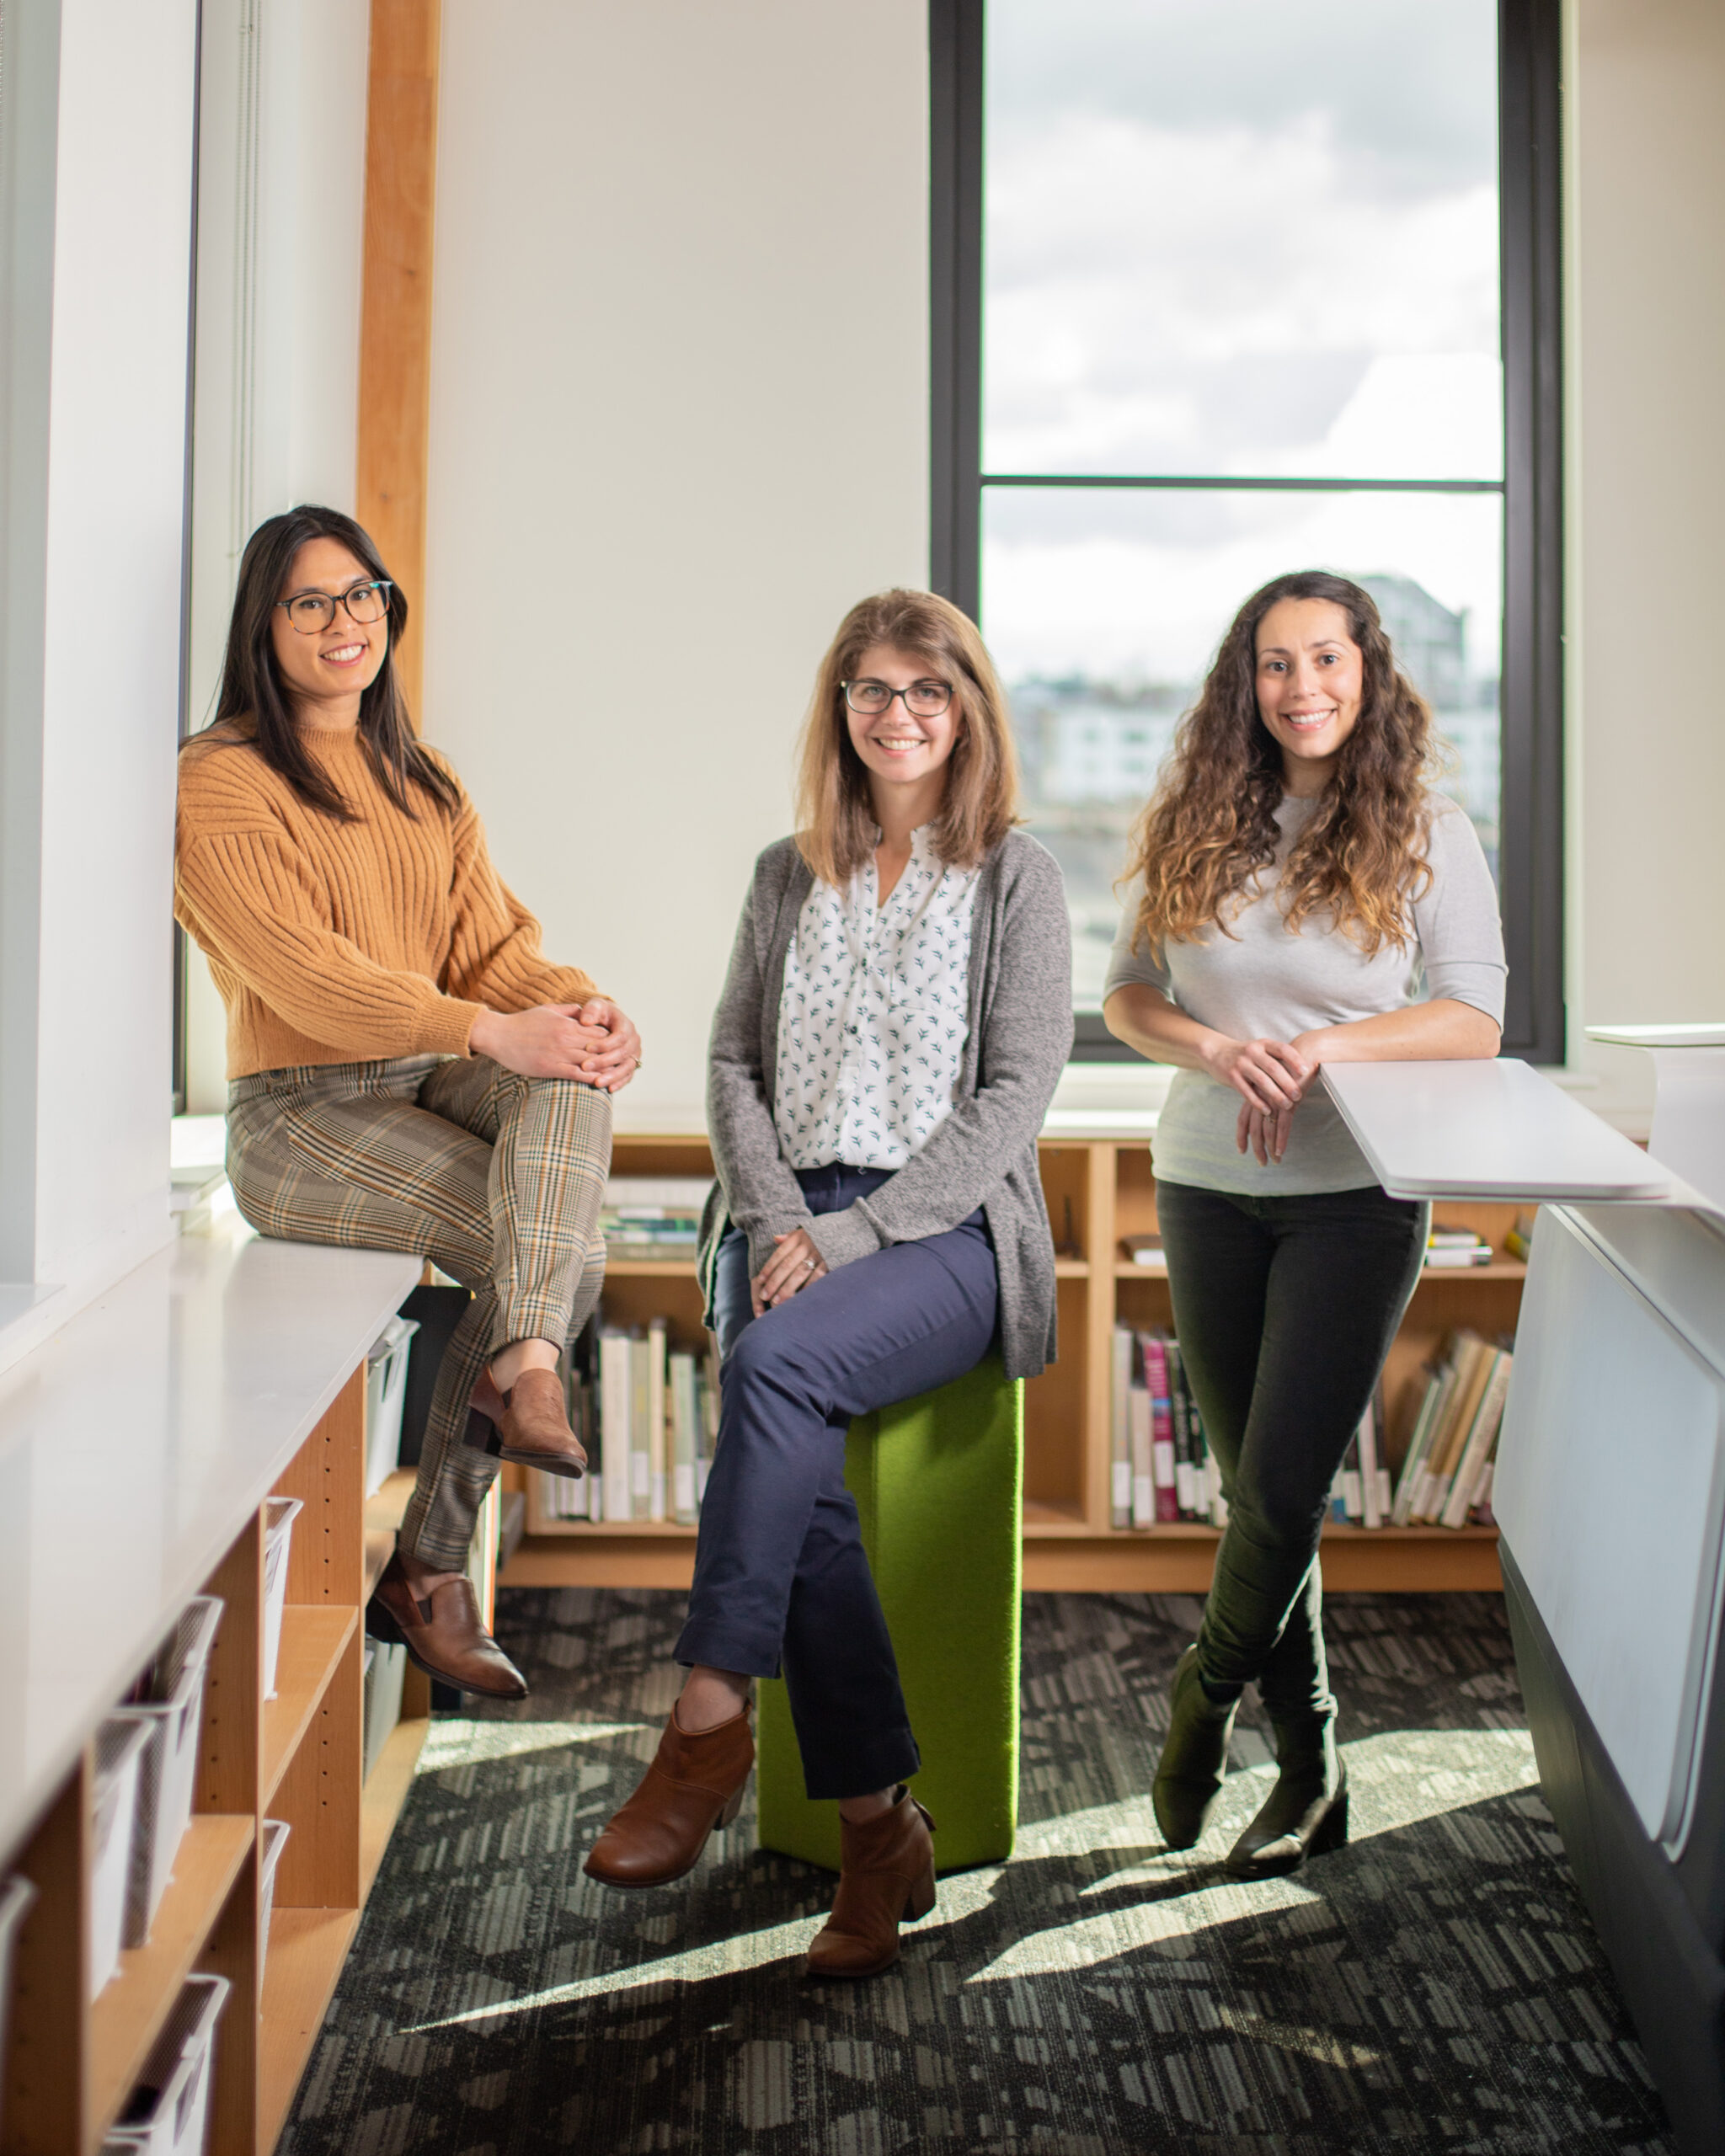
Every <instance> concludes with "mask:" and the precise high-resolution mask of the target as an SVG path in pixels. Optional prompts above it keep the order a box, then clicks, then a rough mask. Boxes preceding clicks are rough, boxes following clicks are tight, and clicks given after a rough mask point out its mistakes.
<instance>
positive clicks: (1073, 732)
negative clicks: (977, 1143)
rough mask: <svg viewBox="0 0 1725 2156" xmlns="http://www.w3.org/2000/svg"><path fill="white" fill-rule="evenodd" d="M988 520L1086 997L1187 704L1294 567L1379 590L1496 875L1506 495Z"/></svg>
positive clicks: (1121, 502)
mask: <svg viewBox="0 0 1725 2156" xmlns="http://www.w3.org/2000/svg"><path fill="white" fill-rule="evenodd" d="M983 516H984V532H983V588H982V603H983V621H984V623H985V627H986V628H987V631H988V635H989V640H990V643H991V648H992V649H993V652H994V654H995V657H996V660H997V661H998V663H999V664H1000V667H1001V672H1002V675H1003V677H1004V678H1005V680H1006V681H1007V686H1008V688H1009V690H1010V691H1011V695H1012V707H1013V712H1014V716H1015V719H1016V722H1017V728H1018V734H1019V739H1020V743H1021V745H1022V748H1023V755H1024V761H1025V766H1026V776H1027V791H1028V807H1029V809H1030V813H1031V816H1032V819H1033V828H1034V830H1035V832H1036V835H1037V836H1038V837H1039V838H1040V839H1041V840H1042V841H1044V844H1046V845H1047V846H1049V847H1050V848H1051V849H1052V850H1053V851H1054V852H1055V855H1056V857H1058V858H1059V860H1060V866H1061V867H1062V868H1063V869H1064V870H1065V876H1066V881H1067V894H1068V898H1069V899H1070V902H1071V910H1072V919H1073V928H1074V936H1075V979H1074V1001H1075V1003H1076V1007H1077V1008H1078V1009H1079V1010H1081V1011H1094V1010H1097V1009H1098V1008H1099V1007H1100V1001H1101V990H1102V983H1103V974H1104V972H1105V970H1106V967H1107V960H1108V943H1109V942H1110V940H1111V939H1112V937H1113V935H1114V928H1115V925H1116V923H1117V922H1118V920H1119V901H1118V900H1117V899H1116V898H1115V895H1114V878H1116V877H1117V876H1118V875H1119V873H1120V869H1121V867H1122V865H1123V862H1124V857H1125V851H1126V844H1127V833H1128V830H1129V829H1130V825H1131V823H1132V820H1133V819H1134V817H1135V815H1136V814H1138V812H1139V810H1140V809H1141V808H1142V807H1143V805H1144V803H1145V801H1146V798H1148V796H1149V794H1150V792H1151V787H1152V786H1153V784H1154V782H1155V778H1156V771H1157V768H1158V766H1160V764H1161V762H1162V759H1163V757H1164V756H1165V755H1166V754H1167V749H1168V745H1169V744H1170V742H1171V741H1172V738H1173V731H1174V728H1175V725H1176V723H1178V719H1179V717H1180V714H1181V713H1182V712H1183V711H1184V710H1186V708H1187V707H1188V705H1189V704H1190V703H1191V702H1192V700H1193V697H1194V694H1195V692H1196V690H1197V687H1198V685H1199V681H1200V680H1202V678H1203V675H1204V670H1205V668H1206V667H1207V665H1208V664H1209V661H1210V656H1211V654H1213V652H1214V651H1215V646H1216V643H1217V641H1218V639H1219V638H1220V636H1221V634H1222V632H1223V631H1224V630H1225V629H1226V627H1227V625H1228V622H1229V621H1230V620H1231V617H1232V616H1233V615H1234V613H1235V611H1236V610H1237V608H1238V607H1239V606H1240V604H1241V602H1242V600H1244V599H1246V598H1247V596H1248V595H1250V594H1251V593H1252V591H1253V590H1256V589H1257V587H1258V585H1259V584H1263V583H1266V582H1268V579H1270V578H1271V577H1273V576H1277V575H1279V574H1282V573H1283V572H1284V571H1285V570H1288V569H1294V568H1331V569H1335V570H1338V571H1339V572H1340V573H1341V574H1343V575H1344V576H1351V577H1354V578H1355V579H1357V580H1358V581H1359V582H1360V583H1363V584H1365V585H1367V586H1368V588H1369V589H1370V590H1371V591H1372V593H1373V594H1374V595H1375V598H1376V600H1377V601H1378V605H1379V608H1380V611H1381V613H1382V615H1383V616H1384V621H1385V625H1386V627H1387V628H1388V629H1389V631H1390V633H1391V637H1392V638H1393V639H1394V641H1395V644H1396V648H1397V654H1398V656H1399V658H1400V659H1401V661H1402V665H1403V667H1404V669H1405V670H1406V671H1407V673H1408V674H1409V675H1411V677H1412V678H1413V681H1414V683H1415V686H1417V687H1418V688H1419V689H1420V690H1421V691H1422V692H1423V694H1424V695H1425V696H1427V697H1428V699H1429V701H1430V702H1431V703H1432V705H1433V707H1434V709H1435V711H1436V712H1437V716H1438V723H1439V729H1440V731H1441V733H1442V734H1443V735H1444V737H1445V740H1446V741H1447V742H1448V744H1450V750H1451V752H1452V756H1453V760H1454V764H1455V768H1454V770H1453V771H1451V773H1450V776H1449V777H1448V778H1447V779H1446V780H1445V788H1446V790H1447V791H1449V792H1452V793H1453V794H1454V795H1455V798H1457V799H1459V800H1460V801H1461V803H1463V805H1464V806H1465V807H1466V809H1467V811H1468V813H1469V814H1470V815H1471V816H1472V818H1473V819H1474V821H1475V823H1476V825H1477V826H1478V829H1479V832H1480V836H1481V838H1482V841H1484V843H1485V846H1486V849H1487V855H1488V857H1490V859H1491V861H1492V863H1493V870H1494V871H1495V868H1496V865H1497V849H1498V654H1499V650H1500V648H1501V622H1502V612H1503V595H1502V590H1501V575H1502V572H1501V563H1502V560H1503V502H1502V498H1501V496H1499V495H1498V494H1254V493H1233V492H1229V493H1211V492H1199V491H1196V490H1194V491H1191V492H1188V491H1186V490H1184V489H1157V490H1155V491H1151V492H1131V493H1119V494H1114V493H1103V492H1099V491H1096V490H1092V489H1088V488H1083V489H1081V488H1070V489H1068V488H1035V489H1028V488H1027V489H1019V488H993V487H991V488H985V490H984V493H983Z"/></svg>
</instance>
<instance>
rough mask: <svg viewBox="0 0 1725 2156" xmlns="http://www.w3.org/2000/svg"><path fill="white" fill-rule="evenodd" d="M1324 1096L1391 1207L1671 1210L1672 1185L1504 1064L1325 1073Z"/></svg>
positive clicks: (1519, 1069) (1597, 1124)
mask: <svg viewBox="0 0 1725 2156" xmlns="http://www.w3.org/2000/svg"><path fill="white" fill-rule="evenodd" d="M1323 1080H1324V1084H1325V1085H1326V1086H1327V1087H1328V1089H1329V1091H1330V1096H1331V1097H1332V1100H1333V1101H1334V1102H1335V1103H1336V1105H1337V1107H1338V1108H1339V1109H1340V1110H1341V1112H1342V1118H1343V1121H1344V1122H1345V1123H1347V1125H1348V1129H1350V1130H1351V1131H1352V1132H1353V1134H1354V1137H1355V1138H1356V1139H1358V1140H1359V1148H1360V1150H1361V1151H1362V1152H1363V1153H1364V1154H1365V1157H1366V1159H1367V1160H1368V1161H1370V1163H1371V1166H1372V1170H1373V1172H1374V1173H1375V1175H1376V1177H1377V1178H1378V1180H1379V1181H1380V1182H1381V1183H1382V1185H1383V1187H1384V1188H1385V1189H1386V1190H1387V1191H1388V1192H1389V1193H1390V1194H1391V1196H1392V1197H1395V1198H1497V1199H1499V1200H1511V1199H1514V1200H1524V1201H1525V1202H1526V1203H1528V1204H1530V1205H1531V1204H1542V1203H1551V1202H1555V1201H1558V1200H1562V1199H1566V1198H1567V1199H1575V1200H1591V1201H1593V1202H1594V1203H1599V1202H1601V1201H1604V1200H1609V1199H1618V1200H1626V1199H1627V1200H1633V1199H1642V1200H1643V1201H1644V1200H1647V1199H1649V1198H1669V1197H1671V1196H1672V1194H1673V1187H1674V1186H1673V1178H1672V1177H1671V1176H1670V1175H1669V1173H1667V1172H1666V1171H1664V1169H1663V1168H1661V1166H1659V1164H1658V1161H1651V1160H1649V1159H1648V1155H1646V1154H1645V1153H1643V1152H1642V1150H1641V1149H1640V1148H1639V1147H1638V1146H1637V1145H1632V1143H1631V1142H1630V1140H1629V1139H1626V1137H1624V1136H1623V1135H1622V1134H1621V1132H1620V1131H1616V1130H1614V1129H1612V1128H1611V1126H1610V1123H1605V1122H1602V1121H1601V1120H1600V1118H1599V1117H1598V1116H1596V1115H1592V1114H1589V1112H1588V1110H1587V1109H1586V1108H1584V1107H1582V1105H1581V1104H1580V1102H1578V1101H1575V1100H1573V1099H1572V1098H1571V1097H1569V1095H1568V1094H1567V1093H1565V1092H1562V1091H1559V1089H1558V1088H1557V1086H1554V1085H1552V1084H1551V1081H1550V1080H1549V1079H1546V1078H1543V1077H1541V1075H1540V1074H1539V1072H1538V1071H1536V1070H1533V1069H1531V1068H1530V1066H1529V1065H1527V1064H1525V1063H1520V1062H1518V1061H1516V1059H1514V1057H1511V1056H1500V1057H1498V1059H1496V1060H1495V1061H1493V1062H1490V1063H1485V1062H1461V1063H1335V1064H1326V1065H1325V1066H1324V1072H1323Z"/></svg>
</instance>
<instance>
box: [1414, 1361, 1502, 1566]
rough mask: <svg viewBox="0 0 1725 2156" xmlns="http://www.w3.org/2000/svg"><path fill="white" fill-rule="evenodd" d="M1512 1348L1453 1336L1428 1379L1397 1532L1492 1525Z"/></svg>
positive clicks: (1418, 1415)
mask: <svg viewBox="0 0 1725 2156" xmlns="http://www.w3.org/2000/svg"><path fill="white" fill-rule="evenodd" d="M1512 1346H1513V1342H1511V1341H1510V1340H1509V1338H1507V1337H1506V1338H1503V1339H1501V1340H1498V1341H1495V1342H1493V1341H1487V1340H1484V1339H1482V1337H1480V1335H1479V1334H1478V1333H1477V1332H1473V1331H1469V1330H1467V1329H1466V1328H1463V1329H1462V1330H1461V1331H1457V1332H1453V1333H1451V1334H1450V1337H1449V1339H1448V1341H1447V1342H1445V1348H1444V1351H1443V1353H1442V1354H1441V1355H1440V1356H1439V1359H1438V1361H1437V1362H1436V1364H1434V1366H1433V1368H1432V1369H1431V1370H1430V1371H1429V1373H1428V1374H1427V1378H1426V1385H1425V1391H1424V1393H1423V1396H1422V1397H1421V1400H1420V1403H1419V1412H1418V1414H1417V1415H1416V1417H1414V1423H1413V1434H1412V1435H1411V1436H1410V1437H1409V1438H1408V1440H1407V1453H1406V1454H1405V1455H1404V1456H1403V1459H1402V1472H1401V1475H1400V1476H1399V1478H1398V1479H1397V1484H1396V1499H1395V1503H1394V1505H1393V1506H1392V1507H1391V1514H1390V1517H1391V1522H1392V1524H1394V1525H1395V1526H1397V1527H1407V1526H1408V1525H1410V1524H1418V1523H1421V1522H1428V1523H1429V1524H1431V1525H1433V1526H1436V1527H1466V1526H1467V1525H1468V1524H1469V1523H1470V1522H1473V1523H1474V1524H1477V1525H1480V1526H1482V1527H1489V1526H1490V1525H1491V1524H1492V1476H1493V1470H1494V1464H1495V1461H1496V1459H1497V1450H1498V1431H1499V1429H1500V1428H1502V1427H1503V1403H1504V1401H1505V1399H1506V1398H1507V1397H1508V1395H1509V1373H1510V1369H1511V1367H1512V1364H1513V1362H1514V1357H1513V1355H1512V1353H1511V1348H1512Z"/></svg>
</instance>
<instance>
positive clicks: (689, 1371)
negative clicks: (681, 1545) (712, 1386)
mask: <svg viewBox="0 0 1725 2156" xmlns="http://www.w3.org/2000/svg"><path fill="white" fill-rule="evenodd" d="M697 1412H698V1411H697V1406H696V1401H695V1358H694V1357H693V1356H692V1355H673V1356H672V1357H671V1358H670V1417H671V1508H672V1513H673V1516H674V1517H675V1518H676V1519H677V1520H678V1521H679V1522H680V1523H681V1524H682V1525H683V1526H685V1527H692V1526H693V1525H694V1524H695V1519H696V1503H695V1449H696V1439H695V1418H696V1415H697Z"/></svg>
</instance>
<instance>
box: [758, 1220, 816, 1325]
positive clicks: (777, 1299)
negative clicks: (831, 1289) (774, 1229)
mask: <svg viewBox="0 0 1725 2156" xmlns="http://www.w3.org/2000/svg"><path fill="white" fill-rule="evenodd" d="M772 1240H773V1245H774V1248H773V1253H772V1257H770V1258H768V1259H767V1261H766V1264H765V1265H763V1266H762V1267H761V1270H760V1271H759V1272H758V1273H756V1275H755V1277H754V1278H753V1279H752V1280H751V1281H750V1283H749V1301H750V1306H751V1307H752V1309H753V1310H754V1313H755V1315H756V1317H759V1316H760V1315H761V1313H762V1311H763V1310H771V1309H772V1307H773V1306H774V1305H775V1304H777V1303H788V1302H789V1300H790V1299H791V1298H792V1296H793V1295H794V1294H796V1292H797V1290H798V1289H799V1288H806V1287H807V1286H808V1285H809V1282H810V1281H811V1280H821V1279H825V1277H826V1262H825V1259H824V1258H823V1257H821V1255H820V1251H818V1250H816V1248H815V1247H814V1238H813V1237H812V1236H811V1235H809V1230H807V1229H806V1228H793V1229H792V1230H791V1232H790V1233H789V1234H788V1235H775V1236H774V1237H773V1239H772Z"/></svg>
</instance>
